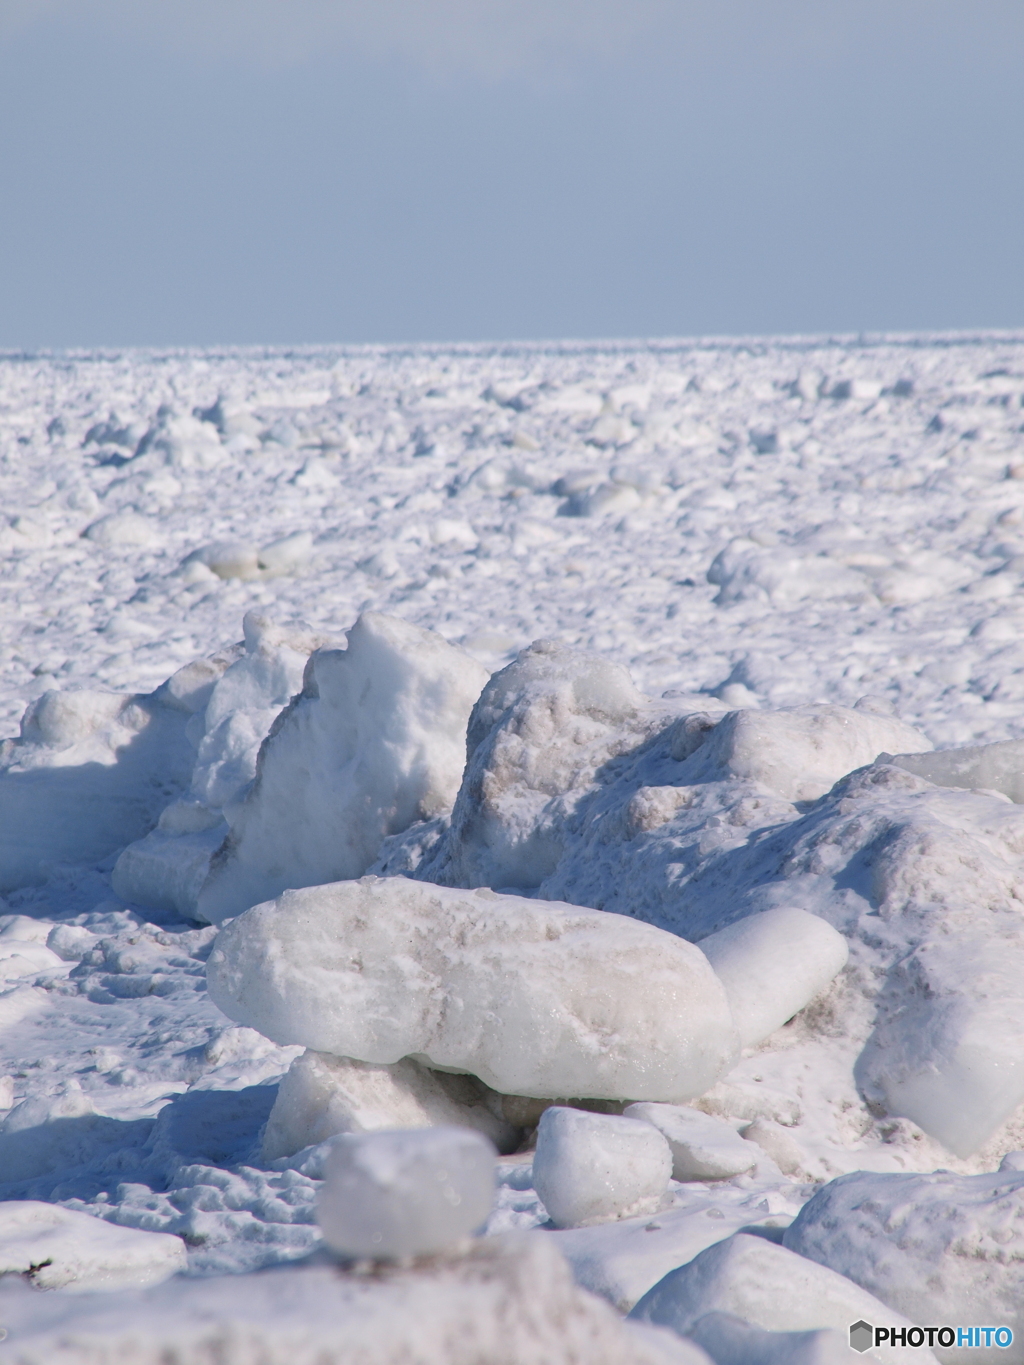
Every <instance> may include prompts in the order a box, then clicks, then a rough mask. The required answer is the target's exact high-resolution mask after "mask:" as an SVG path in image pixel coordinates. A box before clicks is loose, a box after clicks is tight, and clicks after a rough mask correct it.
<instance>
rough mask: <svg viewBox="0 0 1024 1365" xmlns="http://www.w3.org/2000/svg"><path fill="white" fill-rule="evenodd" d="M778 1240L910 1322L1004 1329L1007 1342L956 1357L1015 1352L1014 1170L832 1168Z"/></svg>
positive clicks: (1023, 1225)
mask: <svg viewBox="0 0 1024 1365" xmlns="http://www.w3.org/2000/svg"><path fill="white" fill-rule="evenodd" d="M785 1245H786V1246H787V1247H789V1248H791V1249H792V1250H793V1251H796V1252H799V1254H800V1255H801V1256H807V1257H809V1258H810V1259H811V1260H812V1261H817V1262H819V1263H820V1264H821V1265H825V1266H829V1267H830V1268H831V1269H832V1270H836V1271H838V1272H839V1273H840V1274H841V1275H846V1276H847V1277H848V1278H849V1279H851V1280H854V1281H855V1282H856V1283H857V1284H859V1285H861V1286H862V1287H863V1288H864V1289H867V1290H868V1291H869V1292H870V1293H872V1294H874V1295H876V1296H877V1297H878V1298H879V1299H881V1300H882V1302H883V1303H886V1304H888V1305H889V1307H890V1308H895V1309H896V1310H897V1312H900V1313H904V1314H906V1315H907V1316H908V1317H910V1318H913V1319H914V1320H915V1321H917V1322H922V1323H923V1322H928V1323H946V1322H949V1323H964V1324H967V1323H989V1324H991V1325H992V1326H995V1327H999V1326H1006V1327H1010V1328H1012V1329H1013V1334H1014V1338H1015V1341H1014V1345H1013V1349H1012V1350H1009V1351H1008V1350H1005V1349H1002V1350H1000V1349H998V1348H996V1347H994V1346H993V1347H992V1349H991V1350H989V1351H982V1350H977V1349H973V1350H967V1351H964V1352H962V1353H961V1355H962V1357H963V1358H964V1359H967V1358H970V1359H972V1360H973V1359H977V1360H995V1359H997V1358H998V1359H1002V1360H1006V1361H1019V1360H1021V1359H1024V1349H1022V1346H1021V1342H1020V1337H1021V1334H1022V1332H1024V1298H1022V1293H1021V1289H1022V1286H1024V1172H1022V1171H1018V1170H1001V1171H997V1172H995V1174H991V1175H975V1176H956V1175H953V1174H951V1173H950V1172H949V1171H936V1172H935V1173H934V1174H933V1175H873V1174H869V1173H868V1172H866V1171H858V1172H855V1173H854V1174H852V1175H845V1176H840V1178H839V1179H838V1180H833V1181H832V1182H831V1183H830V1184H828V1185H826V1186H825V1187H824V1189H822V1190H819V1191H818V1193H817V1194H816V1195H815V1196H814V1197H813V1199H811V1201H810V1202H809V1203H808V1204H806V1205H805V1206H804V1208H803V1210H802V1211H801V1212H800V1214H799V1215H798V1216H797V1218H796V1219H795V1221H794V1222H793V1224H792V1225H791V1226H790V1227H789V1228H787V1229H786V1233H785ZM944 1354H946V1353H944ZM949 1354H950V1356H951V1358H953V1359H956V1358H957V1353H956V1352H951V1353H949Z"/></svg>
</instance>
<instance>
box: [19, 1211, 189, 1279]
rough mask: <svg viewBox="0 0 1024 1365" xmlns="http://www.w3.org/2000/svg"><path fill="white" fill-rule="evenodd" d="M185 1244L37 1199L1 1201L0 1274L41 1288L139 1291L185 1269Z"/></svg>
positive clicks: (161, 1233) (163, 1234) (165, 1234)
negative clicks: (24, 1277)
mask: <svg viewBox="0 0 1024 1365" xmlns="http://www.w3.org/2000/svg"><path fill="white" fill-rule="evenodd" d="M186 1265H187V1258H186V1256H185V1245H184V1243H183V1242H182V1241H181V1239H180V1238H178V1237H170V1236H168V1235H167V1233H164V1232H139V1231H136V1230H135V1229H134V1228H119V1227H114V1226H113V1225H112V1224H111V1223H104V1222H101V1221H100V1220H99V1219H98V1218H90V1217H89V1216H88V1215H87V1214H84V1213H72V1212H71V1211H70V1210H69V1209H62V1208H61V1207H60V1206H59V1205H56V1204H44V1203H40V1202H37V1201H35V1200H19V1199H14V1200H6V1201H4V1202H2V1203H0V1275H25V1276H27V1277H28V1279H29V1280H30V1281H31V1283H32V1284H34V1285H35V1286H36V1287H37V1288H39V1289H71V1290H74V1291H75V1292H76V1293H89V1292H91V1291H94V1290H104V1291H109V1290H114V1289H133V1288H140V1289H141V1288H143V1287H144V1286H146V1285H151V1284H159V1283H160V1281H161V1280H166V1279H169V1278H170V1276H171V1275H176V1274H178V1272H180V1271H182V1270H184V1269H185V1267H186Z"/></svg>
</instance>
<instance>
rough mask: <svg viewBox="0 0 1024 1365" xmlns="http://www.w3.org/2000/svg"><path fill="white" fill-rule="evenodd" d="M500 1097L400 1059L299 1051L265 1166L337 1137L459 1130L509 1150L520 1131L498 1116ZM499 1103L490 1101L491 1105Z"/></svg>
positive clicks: (272, 1122) (266, 1140) (468, 1080)
mask: <svg viewBox="0 0 1024 1365" xmlns="http://www.w3.org/2000/svg"><path fill="white" fill-rule="evenodd" d="M500 1100H501V1096H500V1095H495V1093H494V1092H493V1091H491V1090H488V1088H487V1087H486V1086H485V1085H484V1084H483V1082H482V1081H478V1080H477V1079H476V1078H475V1077H473V1076H458V1075H451V1074H448V1073H445V1072H441V1071H431V1070H430V1068H429V1067H425V1066H421V1065H420V1064H419V1062H414V1061H412V1060H411V1059H410V1058H408V1057H406V1058H404V1059H403V1060H402V1061H400V1062H394V1063H393V1064H392V1065H391V1066H371V1065H369V1064H368V1063H366V1062H355V1061H352V1059H351V1058H348V1057H332V1056H331V1055H330V1053H327V1052H313V1051H308V1050H307V1051H306V1052H304V1053H303V1054H302V1056H301V1057H296V1059H295V1061H294V1062H292V1064H291V1066H290V1067H289V1068H288V1071H287V1072H286V1074H285V1075H284V1076H283V1077H282V1079H281V1084H280V1087H279V1088H278V1092H277V1099H276V1100H275V1101H274V1107H273V1109H272V1110H271V1111H270V1118H269V1119H268V1120H267V1127H266V1131H265V1133H264V1135H263V1146H262V1149H261V1153H262V1159H263V1160H264V1161H266V1162H271V1161H277V1160H278V1159H279V1158H281V1157H286V1156H292V1155H294V1153H295V1152H298V1151H300V1150H301V1149H302V1148H303V1147H312V1146H315V1145H316V1144H317V1143H320V1142H323V1141H325V1140H326V1139H327V1138H329V1137H333V1136H334V1135H335V1134H336V1133H366V1132H373V1131H374V1130H376V1129H378V1128H429V1127H432V1126H433V1125H436V1124H449V1125H451V1124H458V1125H462V1126H463V1127H466V1128H475V1129H477V1130H478V1131H479V1132H481V1133H485V1134H486V1135H487V1136H488V1137H489V1138H490V1139H491V1141H492V1142H493V1143H494V1144H495V1146H496V1147H497V1148H498V1150H499V1151H502V1152H508V1151H512V1150H514V1148H515V1146H516V1144H517V1143H518V1141H519V1138H520V1130H519V1129H518V1128H514V1127H513V1126H512V1124H510V1123H508V1122H507V1121H506V1120H505V1119H504V1118H503V1117H502V1115H501V1109H500V1107H499V1106H500ZM496 1101H497V1102H498V1103H495V1102H496Z"/></svg>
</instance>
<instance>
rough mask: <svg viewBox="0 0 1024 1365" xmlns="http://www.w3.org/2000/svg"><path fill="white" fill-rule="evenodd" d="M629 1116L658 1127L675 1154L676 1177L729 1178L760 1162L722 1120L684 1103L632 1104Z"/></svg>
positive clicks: (750, 1148)
mask: <svg viewBox="0 0 1024 1365" xmlns="http://www.w3.org/2000/svg"><path fill="white" fill-rule="evenodd" d="M623 1114H624V1115H625V1117H626V1118H631V1119H639V1120H641V1122H643V1123H649V1124H650V1125H651V1126H652V1127H653V1128H656V1129H657V1130H658V1132H659V1133H661V1135H662V1137H664V1139H665V1141H666V1142H667V1143H668V1145H669V1149H670V1151H671V1153H672V1176H673V1179H675V1180H728V1179H730V1178H731V1177H732V1176H734V1175H742V1174H743V1172H744V1171H749V1170H750V1169H751V1168H752V1167H753V1166H756V1165H757V1152H756V1151H755V1150H754V1149H753V1148H752V1147H751V1146H750V1144H749V1143H748V1142H744V1141H743V1139H742V1138H741V1137H740V1135H739V1133H737V1131H736V1129H735V1128H733V1127H731V1126H730V1125H729V1124H728V1123H723V1121H722V1120H721V1119H716V1118H712V1117H711V1116H710V1115H708V1114H702V1113H701V1112H700V1110H699V1109H690V1108H688V1107H687V1106H686V1105H684V1104H651V1103H643V1102H641V1103H640V1104H630V1105H627V1107H626V1108H625V1109H624V1110H623Z"/></svg>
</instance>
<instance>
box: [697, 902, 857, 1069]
mask: <svg viewBox="0 0 1024 1365" xmlns="http://www.w3.org/2000/svg"><path fill="white" fill-rule="evenodd" d="M700 948H701V951H702V952H703V953H704V955H705V957H706V958H707V959H708V961H709V962H710V963H711V965H712V967H714V969H715V971H716V972H717V974H718V976H719V978H720V980H721V982H722V984H723V985H724V986H725V993H726V995H727V996H728V997H729V1008H730V1009H731V1010H732V1017H733V1019H734V1020H735V1022H736V1027H737V1029H738V1030H739V1035H740V1040H741V1042H742V1044H743V1046H744V1047H753V1046H755V1045H756V1044H757V1043H760V1042H763V1041H764V1039H765V1038H767V1037H768V1036H769V1035H770V1034H772V1033H774V1032H775V1030H776V1029H777V1028H781V1026H782V1025H783V1024H784V1023H786V1021H787V1020H788V1019H792V1017H793V1016H794V1015H795V1014H797V1013H799V1011H800V1010H802V1009H803V1008H804V1006H805V1005H808V1004H809V1003H810V1002H811V1001H812V1000H813V999H814V997H815V996H816V995H817V994H818V992H819V991H822V990H824V989H825V987H826V986H827V985H828V984H829V982H830V981H832V979H833V978H834V977H835V976H837V975H838V974H839V972H841V971H842V969H843V968H844V967H845V966H846V960H847V958H848V957H849V948H848V946H847V943H846V939H845V938H844V937H843V936H842V934H840V933H838V932H837V931H836V930H835V929H833V928H832V926H831V924H829V923H828V922H827V921H826V920H823V919H821V918H819V916H817V915H809V914H807V912H806V911H805V910H797V909H795V908H792V907H790V906H780V907H778V908H777V909H774V910H764V911H762V912H761V914H758V915H748V916H747V918H746V919H741V920H738V921H737V922H736V923H735V924H730V925H729V926H728V928H725V929H720V930H719V931H718V933H716V934H710V935H709V936H708V937H707V938H703V939H701V940H700Z"/></svg>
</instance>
